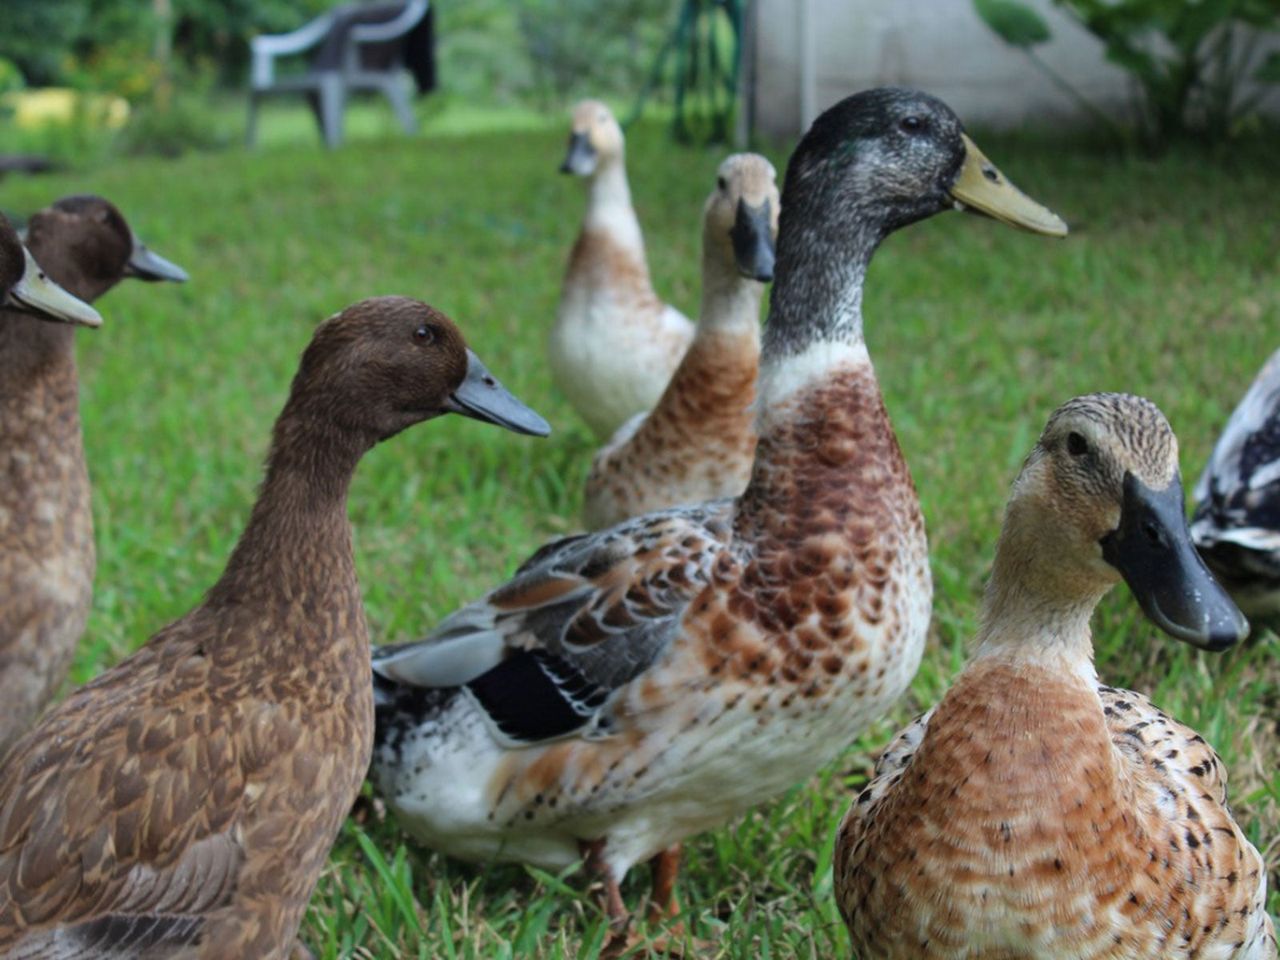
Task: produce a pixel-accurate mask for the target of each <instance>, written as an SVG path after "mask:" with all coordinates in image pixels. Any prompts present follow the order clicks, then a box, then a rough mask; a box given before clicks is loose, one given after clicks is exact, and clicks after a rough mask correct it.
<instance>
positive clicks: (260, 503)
mask: <svg viewBox="0 0 1280 960" xmlns="http://www.w3.org/2000/svg"><path fill="white" fill-rule="evenodd" d="M373 443H374V441H373V440H372V439H371V438H369V437H366V436H363V435H360V434H358V433H354V432H352V431H350V430H345V429H341V428H338V427H335V426H334V425H333V424H332V423H331V422H326V421H323V420H322V419H321V418H320V417H318V416H315V415H313V414H311V413H310V411H309V410H308V409H307V406H306V405H305V404H304V403H300V402H298V401H297V399H296V398H291V399H290V401H289V403H288V404H287V405H286V406H285V410H284V412H283V413H282V414H281V415H280V419H279V420H277V421H276V426H275V431H274V434H273V437H272V444H271V453H270V454H269V455H268V458H267V469H266V476H265V479H264V480H263V482H262V486H261V488H260V490H259V492H258V499H257V502H256V503H255V504H254V506H253V513H252V514H251V515H250V517H249V523H248V525H247V526H246V527H245V531H244V533H243V534H242V535H241V537H240V540H239V542H238V543H237V544H236V547H235V550H234V551H233V552H232V554H231V559H230V560H229V561H228V562H227V567H226V570H225V572H224V573H223V575H222V577H221V579H219V581H218V583H217V584H216V585H215V586H214V587H213V589H212V590H210V591H209V597H208V602H209V603H211V604H253V605H260V606H264V607H268V608H270V609H271V610H273V611H281V612H283V613H284V615H285V616H286V618H292V617H293V616H295V615H296V616H301V617H304V618H306V617H311V618H314V617H316V616H318V613H317V611H323V610H324V609H325V607H324V604H325V603H326V599H327V598H333V602H335V603H337V604H338V605H339V606H341V605H342V604H343V602H344V600H350V599H351V598H353V597H354V599H355V600H356V602H357V603H358V602H359V588H358V585H357V583H356V574H355V562H354V559H353V557H352V543H351V524H350V522H349V521H348V519H347V491H348V489H349V488H350V485H351V478H352V476H353V475H354V473H355V469H356V465H357V464H358V463H359V462H360V458H361V457H362V456H363V455H364V453H365V452H366V451H367V450H368V449H369V448H370V447H372V446H373ZM335 594H340V595H341V596H335Z"/></svg>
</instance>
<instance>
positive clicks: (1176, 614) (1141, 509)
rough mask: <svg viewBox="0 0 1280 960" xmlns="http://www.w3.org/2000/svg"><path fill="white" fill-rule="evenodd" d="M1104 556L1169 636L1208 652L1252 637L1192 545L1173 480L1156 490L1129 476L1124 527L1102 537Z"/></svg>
mask: <svg viewBox="0 0 1280 960" xmlns="http://www.w3.org/2000/svg"><path fill="white" fill-rule="evenodd" d="M1102 557H1103V559H1104V560H1106V561H1107V563H1109V564H1111V565H1112V566H1113V567H1115V568H1116V569H1117V570H1118V571H1120V575H1121V576H1123V577H1124V579H1125V583H1127V584H1129V589H1130V590H1131V591H1133V596H1134V599H1135V600H1137V601H1138V603H1139V604H1140V605H1141V607H1142V611H1143V613H1145V614H1146V615H1147V616H1148V617H1149V618H1150V619H1151V621H1152V622H1153V623H1154V624H1155V625H1156V626H1158V627H1159V628H1160V629H1161V630H1163V631H1164V632H1165V633H1167V634H1169V635H1170V636H1171V637H1174V638H1176V639H1178V640H1182V641H1183V642H1185V643H1189V644H1191V645H1192V646H1196V647H1201V648H1203V649H1205V650H1225V649H1226V648H1227V647H1230V646H1231V645H1232V644H1234V643H1236V642H1238V641H1240V640H1243V639H1244V638H1245V637H1246V636H1248V635H1249V621H1248V620H1246V619H1245V617H1244V614H1243V613H1241V612H1240V609H1239V608H1238V607H1237V606H1236V605H1235V603H1234V602H1233V601H1232V599H1231V597H1230V596H1229V595H1228V594H1227V591H1226V590H1224V589H1223V588H1222V585H1221V584H1219V583H1218V581H1217V580H1215V579H1214V578H1213V574H1211V573H1210V572H1209V569H1208V568H1207V567H1206V566H1205V565H1204V561H1203V560H1201V559H1200V554H1198V553H1197V552H1196V548H1195V546H1194V545H1192V543H1191V534H1190V531H1188V529H1187V517H1186V514H1185V513H1184V512H1183V505H1182V480H1181V479H1180V478H1179V477H1178V476H1177V474H1175V475H1174V477H1173V480H1172V481H1170V483H1169V485H1168V486H1167V487H1166V488H1165V489H1163V490H1153V489H1152V488H1151V487H1148V486H1147V485H1146V484H1145V483H1143V482H1142V481H1141V480H1139V479H1138V478H1137V477H1135V476H1134V475H1133V474H1132V473H1128V474H1125V478H1124V500H1123V502H1122V503H1121V507H1120V525H1119V526H1118V527H1117V528H1116V529H1115V530H1113V531H1111V533H1109V534H1107V535H1106V536H1105V537H1103V538H1102Z"/></svg>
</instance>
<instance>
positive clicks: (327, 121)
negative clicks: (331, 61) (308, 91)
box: [320, 73, 347, 150]
mask: <svg viewBox="0 0 1280 960" xmlns="http://www.w3.org/2000/svg"><path fill="white" fill-rule="evenodd" d="M346 93H347V91H346V86H345V84H343V82H342V77H341V76H339V75H338V74H336V73H335V74H332V75H329V76H324V77H321V78H320V133H321V135H322V136H323V137H324V143H325V146H327V147H328V148H329V149H331V150H332V149H333V148H334V147H340V146H342V111H343V108H344V107H345V105H346V99H347V97H346Z"/></svg>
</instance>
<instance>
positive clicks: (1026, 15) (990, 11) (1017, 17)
mask: <svg viewBox="0 0 1280 960" xmlns="http://www.w3.org/2000/svg"><path fill="white" fill-rule="evenodd" d="M973 8H974V10H976V11H977V13H978V16H980V17H981V18H982V19H983V20H984V21H985V22H986V24H987V26H988V27H990V28H991V29H992V30H994V31H995V33H996V34H997V35H998V36H999V37H1000V39H1001V40H1003V41H1004V42H1005V43H1007V44H1009V45H1010V46H1013V47H1019V48H1021V49H1023V50H1027V49H1030V48H1031V47H1034V46H1038V45H1039V44H1042V43H1047V42H1048V41H1049V39H1050V37H1052V33H1051V32H1050V31H1049V25H1048V24H1047V23H1045V21H1044V18H1043V17H1041V16H1040V14H1038V13H1036V12H1035V11H1034V10H1032V9H1031V8H1030V7H1028V6H1027V5H1026V4H1024V3H1018V2H1017V0H973Z"/></svg>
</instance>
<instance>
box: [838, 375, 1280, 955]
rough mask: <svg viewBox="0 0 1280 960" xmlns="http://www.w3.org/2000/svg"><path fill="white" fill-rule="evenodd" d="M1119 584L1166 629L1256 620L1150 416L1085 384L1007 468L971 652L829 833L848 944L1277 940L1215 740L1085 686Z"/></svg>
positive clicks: (1117, 946)
mask: <svg viewBox="0 0 1280 960" xmlns="http://www.w3.org/2000/svg"><path fill="white" fill-rule="evenodd" d="M1120 579H1124V580H1125V582H1126V583H1128V585H1129V587H1130V589H1131V590H1132V591H1133V594H1134V597H1135V598H1136V599H1137V600H1138V602H1139V603H1140V604H1141V605H1142V609H1143V610H1144V611H1145V612H1146V614H1147V616H1148V617H1150V618H1151V620H1152V621H1153V622H1154V623H1155V624H1156V625H1157V626H1158V627H1160V628H1161V629H1162V630H1164V631H1165V632H1167V633H1169V634H1170V635H1171V636H1173V637H1176V638H1177V639H1179V640H1183V641H1186V642H1188V643H1191V644H1194V645H1196V646H1199V647H1204V648H1207V649H1210V650H1221V649H1223V648H1224V647H1228V646H1230V645H1231V644H1233V643H1235V642H1236V641H1237V640H1239V639H1240V638H1241V637H1243V636H1244V635H1245V633H1246V632H1247V630H1248V624H1247V623H1246V622H1245V619H1244V617H1243V616H1242V615H1241V613H1240V611H1239V610H1238V609H1236V607H1235V605H1234V604H1233V603H1232V602H1231V599H1230V598H1229V597H1228V596H1227V594H1226V592H1225V591H1224V590H1223V589H1222V587H1220V586H1219V585H1218V584H1217V582H1216V581H1214V579H1213V577H1212V576H1211V575H1210V574H1209V571H1208V570H1207V569H1205V566H1204V564H1203V563H1202V562H1201V561H1200V559H1199V557H1198V555H1197V554H1196V551H1195V549H1194V548H1193V546H1192V544H1191V540H1190V537H1189V535H1188V531H1187V522H1186V519H1185V517H1184V514H1183V493H1182V483H1181V480H1180V478H1179V475H1178V444H1177V440H1176V438H1175V437H1174V435H1173V431H1172V430H1171V429H1170V428H1169V424H1168V422H1167V421H1166V420H1165V418H1164V416H1163V415H1162V414H1161V413H1160V411H1159V410H1157V409H1156V407H1155V405H1154V404H1152V403H1151V402H1150V401H1147V400H1143V399H1142V398H1140V397H1133V396H1128V395H1124V394H1093V395H1091V396H1086V397H1077V398H1076V399H1074V400H1071V401H1069V402H1068V403H1066V404H1064V405H1063V406H1062V407H1060V408H1059V409H1058V410H1057V411H1056V412H1055V413H1054V414H1053V416H1052V417H1051V418H1050V419H1049V423H1048V425H1047V426H1046V427H1045V430H1044V433H1043V434H1042V435H1041V437H1040V441H1039V443H1037V444H1036V446H1035V449H1034V450H1032V452H1031V456H1030V457H1028V459H1027V462H1026V465H1025V466H1024V467H1023V469H1022V473H1021V474H1020V475H1019V477H1018V479H1017V480H1016V481H1015V482H1014V485H1013V493H1012V495H1011V497H1010V500H1009V506H1008V510H1007V512H1006V514H1005V521H1004V529H1003V530H1002V531H1001V534H1000V541H999V543H998V545H997V546H996V557H995V563H994V565H993V567H992V571H991V581H990V583H989V584H988V586H987V594H986V599H985V601H984V604H983V614H982V625H981V627H980V629H979V633H978V637H977V645H976V652H975V654H974V657H973V659H972V660H971V661H970V663H969V665H968V666H967V667H966V668H965V670H964V672H963V673H961V674H960V676H959V677H958V678H957V679H956V681H955V683H954V684H953V685H952V687H951V690H950V691H949V692H948V693H947V695H946V696H945V697H944V698H943V700H942V702H941V703H939V704H938V706H937V707H935V708H934V709H933V710H931V711H930V712H929V713H927V714H925V715H924V716H923V717H921V718H920V719H918V720H916V721H915V723H913V724H912V725H910V726H909V727H907V728H906V729H905V730H903V731H902V732H901V733H900V734H899V735H898V737H897V739H896V740H894V742H893V743H892V744H890V746H889V748H888V749H887V750H886V751H885V753H884V755H883V756H882V757H881V758H880V761H879V763H878V764H877V765H876V773H875V777H874V778H873V779H872V781H871V783H870V785H869V786H868V787H867V788H866V789H865V790H864V791H863V792H862V794H861V795H859V797H858V798H857V800H856V801H855V802H854V803H853V805H852V806H851V807H850V809H849V812H848V814H847V815H846V816H845V819H844V822H843V824H842V825H841V827H840V832H839V835H838V838H837V844H836V857H835V867H834V869H835V889H836V896H837V898H838V899H839V903H840V910H841V913H842V914H843V915H844V918H845V922H846V923H847V924H848V926H849V931H850V934H851V935H852V938H853V944H854V948H855V951H856V955H857V956H858V958H859V960H1191V958H1202V960H1203V958H1209V957H1214V958H1220V960H1267V958H1274V957H1275V956H1276V945H1275V936H1274V933H1273V931H1272V927H1271V921H1270V920H1269V919H1268V917H1267V913H1266V906H1265V904H1266V886H1267V883H1266V872H1265V870H1264V869H1263V864H1262V859H1261V857H1259V856H1258V851H1257V850H1255V849H1254V847H1253V845H1252V844H1251V843H1249V841H1248V840H1247V839H1246V838H1245V836H1244V834H1243V833H1242V832H1241V831H1240V828H1239V827H1238V826H1237V825H1236V822H1235V820H1234V819H1233V818H1232V816H1231V812H1230V810H1229V809H1228V808H1227V792H1226V775H1225V772H1224V771H1223V768H1222V763H1221V761H1220V760H1219V759H1218V757H1217V755H1216V754H1215V753H1214V751H1213V748H1212V747H1210V746H1209V745H1208V744H1207V743H1206V742H1205V741H1204V738H1203V737H1201V736H1199V735H1198V734H1197V733H1196V732H1195V731H1194V730H1191V729H1188V728H1187V727H1185V726H1183V725H1182V724H1180V723H1178V722H1177V721H1176V720H1174V719H1172V718H1171V717H1169V716H1167V715H1166V714H1164V713H1162V712H1161V711H1160V710H1159V709H1157V708H1156V707H1155V706H1154V705H1153V704H1152V703H1151V701H1150V700H1148V699H1147V698H1146V697H1144V696H1142V695H1141V694H1137V693H1132V692H1130V691H1128V690H1119V689H1115V688H1112V687H1108V686H1105V685H1103V684H1102V683H1101V682H1100V681H1099V680H1098V675H1097V673H1096V672H1095V670H1094V666H1093V644H1092V641H1091V638H1090V632H1089V618H1090V615H1091V614H1092V613H1093V609H1094V607H1095V606H1096V605H1097V603H1098V601H1099V600H1100V599H1101V598H1102V596H1103V595H1104V594H1105V593H1107V591H1108V590H1110V589H1111V587H1112V586H1113V585H1114V584H1115V583H1116V581H1117V580H1120Z"/></svg>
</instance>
